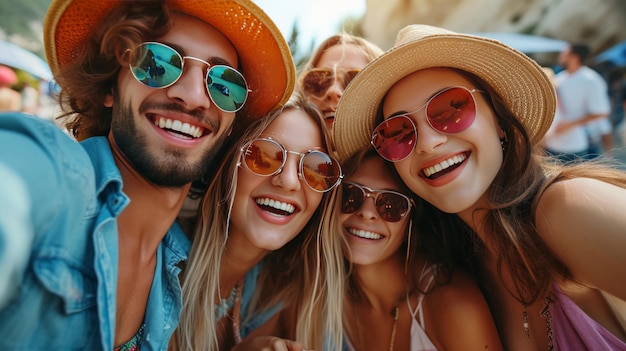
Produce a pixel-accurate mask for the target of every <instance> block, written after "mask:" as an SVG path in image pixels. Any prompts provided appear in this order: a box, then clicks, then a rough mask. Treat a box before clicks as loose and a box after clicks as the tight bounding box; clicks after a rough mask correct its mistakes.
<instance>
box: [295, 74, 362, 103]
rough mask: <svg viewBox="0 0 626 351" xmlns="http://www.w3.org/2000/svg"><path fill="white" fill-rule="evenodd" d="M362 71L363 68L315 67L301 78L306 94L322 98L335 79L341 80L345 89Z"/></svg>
mask: <svg viewBox="0 0 626 351" xmlns="http://www.w3.org/2000/svg"><path fill="white" fill-rule="evenodd" d="M360 71H361V70H360V69H357V68H354V69H337V70H334V69H331V68H313V69H311V70H310V71H308V72H306V74H305V75H304V76H303V77H302V79H301V80H300V84H301V86H302V90H303V91H304V92H305V93H306V94H309V95H313V96H316V97H318V98H322V97H324V95H326V92H327V91H328V89H329V88H330V87H331V86H332V85H333V84H334V83H335V80H337V81H339V82H340V83H341V84H342V85H343V87H344V89H345V88H346V87H347V86H348V83H350V82H351V81H352V80H353V79H354V77H356V75H357V73H359V72H360Z"/></svg>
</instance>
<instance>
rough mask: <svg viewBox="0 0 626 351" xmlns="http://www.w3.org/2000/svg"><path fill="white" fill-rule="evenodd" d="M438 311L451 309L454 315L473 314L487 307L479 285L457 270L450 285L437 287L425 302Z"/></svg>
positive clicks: (427, 296)
mask: <svg viewBox="0 0 626 351" xmlns="http://www.w3.org/2000/svg"><path fill="white" fill-rule="evenodd" d="M426 300H428V305H429V306H431V307H432V308H434V309H436V310H440V309H444V308H445V309H450V311H451V312H452V313H457V312H458V313H460V312H471V311H472V310H475V309H477V310H481V309H482V308H484V307H486V306H487V305H486V301H485V299H484V296H483V294H482V293H481V291H480V289H479V288H478V285H477V284H476V283H475V282H474V281H473V280H472V279H471V278H470V277H469V276H468V275H467V274H465V273H464V272H462V271H459V270H457V271H456V272H454V274H453V275H452V279H451V280H450V283H448V284H445V285H440V286H437V287H436V288H435V289H434V290H433V291H432V293H430V294H428V295H426V298H425V301H426Z"/></svg>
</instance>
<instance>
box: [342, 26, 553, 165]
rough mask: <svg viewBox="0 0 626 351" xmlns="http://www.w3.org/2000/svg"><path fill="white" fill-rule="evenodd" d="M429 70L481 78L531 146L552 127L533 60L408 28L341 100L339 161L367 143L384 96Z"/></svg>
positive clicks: (440, 32)
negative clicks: (445, 69) (451, 70)
mask: <svg viewBox="0 0 626 351" xmlns="http://www.w3.org/2000/svg"><path fill="white" fill-rule="evenodd" d="M431 67H451V68H457V69H460V70H463V71H467V72H470V73H473V74H474V75H476V76H478V77H479V78H481V79H482V80H483V81H484V82H485V83H486V84H487V85H489V86H490V87H491V88H493V90H494V91H496V92H497V93H498V94H499V95H500V97H502V99H503V100H504V102H505V103H506V104H507V106H508V107H509V108H510V110H511V111H512V112H513V114H514V115H515V116H516V117H517V118H518V119H519V121H520V122H521V123H522V124H523V125H524V126H525V127H526V130H527V132H528V134H529V136H530V139H531V142H532V143H536V142H538V141H539V140H541V138H542V137H543V135H544V134H545V133H546V131H547V130H548V128H549V127H550V124H551V123H552V119H553V117H554V112H555V110H556V94H555V92H554V88H553V86H552V83H551V82H550V80H549V79H548V77H547V76H546V74H545V73H544V71H543V70H542V69H541V67H540V66H539V65H538V64H537V63H536V62H535V61H534V60H532V59H531V58H529V57H528V56H526V55H524V54H523V53H521V52H519V51H517V50H515V49H513V48H511V47H509V46H507V45H505V44H503V43H501V42H499V41H497V40H493V39H487V38H483V37H478V36H474V35H468V34H460V33H455V32H452V31H449V30H446V29H443V28H438V27H432V26H427V25H410V26H407V27H405V28H403V29H402V30H400V32H399V33H398V36H397V38H396V43H395V45H394V46H393V48H391V49H390V50H389V51H387V52H386V53H384V54H383V55H382V56H380V57H378V58H377V59H375V60H374V61H372V62H371V63H370V64H369V65H368V66H367V67H365V68H364V69H363V70H362V71H361V72H360V73H359V74H357V76H356V77H355V78H354V80H352V82H350V84H349V85H348V87H347V88H346V90H345V91H344V93H343V96H342V97H341V99H340V100H339V106H338V107H337V112H336V115H335V122H334V124H333V139H334V142H335V146H336V148H337V152H338V154H339V158H340V159H341V160H345V159H347V158H348V157H350V156H351V155H352V154H354V153H355V152H357V151H358V150H359V149H361V148H363V147H366V146H367V145H368V144H369V143H370V139H371V134H372V131H373V130H374V128H375V127H376V126H375V125H374V124H375V123H376V114H377V112H378V109H379V107H380V104H381V102H382V100H383V98H384V96H385V94H386V93H387V91H388V90H389V89H390V88H391V87H392V86H393V85H394V84H395V83H396V82H398V81H399V80H400V79H402V78H403V77H405V76H407V75H409V74H411V73H413V72H416V71H419V70H422V69H425V68H431Z"/></svg>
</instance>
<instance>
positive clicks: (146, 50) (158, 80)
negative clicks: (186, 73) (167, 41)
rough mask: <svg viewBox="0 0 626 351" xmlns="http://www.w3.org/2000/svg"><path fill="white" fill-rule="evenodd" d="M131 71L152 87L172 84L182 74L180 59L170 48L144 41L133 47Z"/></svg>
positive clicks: (138, 78) (139, 79)
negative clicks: (135, 47)
mask: <svg viewBox="0 0 626 351" xmlns="http://www.w3.org/2000/svg"><path fill="white" fill-rule="evenodd" d="M134 58H135V60H134V61H133V62H131V65H130V66H131V71H132V73H133V75H134V76H135V78H137V80H138V81H140V82H141V83H143V84H145V85H147V86H149V87H152V88H163V87H167V86H169V85H172V84H173V83H174V82H175V81H176V80H177V79H178V78H179V77H180V75H181V74H182V59H181V57H180V55H178V53H177V52H176V51H174V50H172V49H171V48H169V47H167V46H165V45H161V44H158V43H144V44H142V45H140V46H138V47H137V49H135V52H134Z"/></svg>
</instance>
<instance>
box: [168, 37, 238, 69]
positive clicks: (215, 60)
mask: <svg viewBox="0 0 626 351" xmlns="http://www.w3.org/2000/svg"><path fill="white" fill-rule="evenodd" d="M162 43H163V44H165V45H167V46H169V47H171V48H172V49H174V50H176V51H178V53H179V54H180V55H181V56H183V57H184V56H190V55H187V53H185V49H183V48H182V47H181V46H180V45H176V44H174V43H170V42H162ZM192 57H195V56H192ZM198 58H199V59H202V60H204V58H202V57H198ZM205 61H206V62H208V63H210V64H211V65H223V66H228V67H233V65H232V64H231V63H230V62H228V61H226V59H224V58H221V57H216V56H212V57H210V58H209V59H208V60H205ZM233 68H235V67H233Z"/></svg>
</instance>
